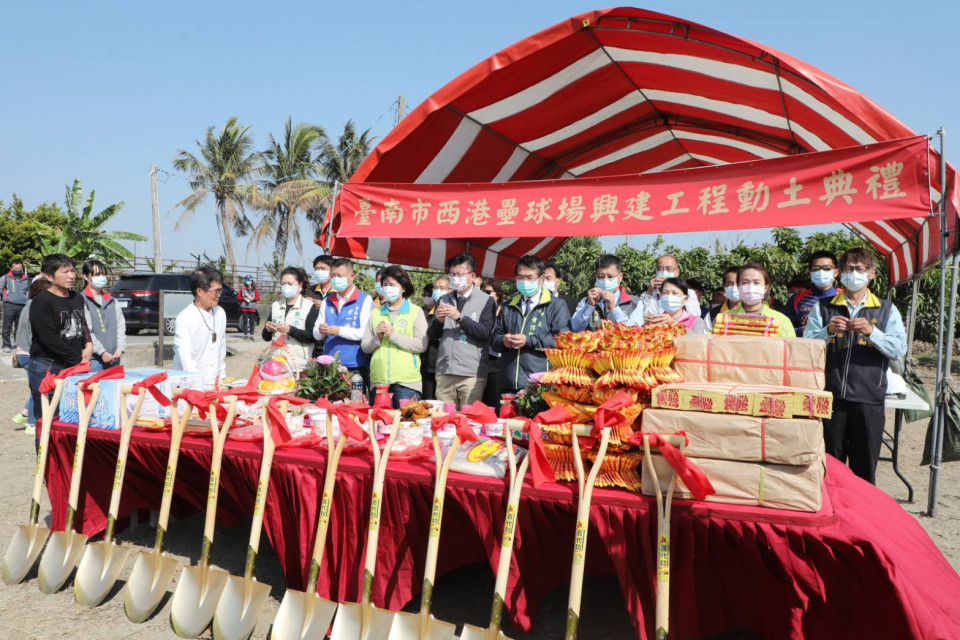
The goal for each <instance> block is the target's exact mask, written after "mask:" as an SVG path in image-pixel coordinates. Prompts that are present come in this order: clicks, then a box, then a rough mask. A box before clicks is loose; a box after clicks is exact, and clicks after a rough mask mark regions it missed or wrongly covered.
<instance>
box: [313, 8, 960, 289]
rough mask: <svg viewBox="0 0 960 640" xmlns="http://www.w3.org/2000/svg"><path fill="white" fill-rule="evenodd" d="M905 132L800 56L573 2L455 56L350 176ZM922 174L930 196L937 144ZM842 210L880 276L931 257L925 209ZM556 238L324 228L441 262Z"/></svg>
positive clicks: (814, 147) (952, 193) (910, 269)
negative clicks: (455, 64) (519, 36)
mask: <svg viewBox="0 0 960 640" xmlns="http://www.w3.org/2000/svg"><path fill="white" fill-rule="evenodd" d="M912 135H915V133H914V132H913V131H911V130H910V129H909V128H908V127H907V126H906V125H904V124H903V123H902V122H900V121H899V120H897V119H896V118H894V117H893V116H892V115H891V114H889V113H888V112H887V111H885V110H884V109H883V108H882V107H880V106H879V105H877V104H876V103H874V102H873V101H871V100H870V99H869V98H867V97H866V96H864V95H863V94H861V93H859V92H858V91H856V90H854V89H852V88H851V87H849V86H847V85H846V84H844V83H843V82H841V81H839V80H837V79H836V78H833V77H832V76H830V75H828V74H826V73H824V72H823V71H820V70H819V69H816V68H814V67H811V66H810V65H807V64H805V63H803V62H801V61H800V60H797V59H795V58H792V57H790V56H788V55H786V54H783V53H780V52H779V51H776V50H774V49H771V48H769V47H767V46H765V45H760V44H757V43H755V42H751V41H749V40H745V39H743V38H738V37H736V36H731V35H728V34H725V33H722V32H720V31H716V30H714V29H710V28H709V27H705V26H702V25H699V24H695V23H692V22H688V21H686V20H682V19H679V18H673V17H671V16H666V15H663V14H659V13H654V12H650V11H644V10H641V9H631V8H617V9H606V10H602V11H593V12H590V13H584V14H582V15H579V16H576V17H573V18H571V19H569V20H566V21H564V22H561V23H559V24H557V25H554V26H553V27H550V28H549V29H546V30H544V31H541V32H540V33H537V34H535V35H532V36H530V37H528V38H526V39H525V40H522V41H521V42H518V43H516V44H514V45H512V46H510V47H508V48H506V49H504V50H503V51H501V52H499V53H497V54H495V55H493V56H491V57H490V58H488V59H486V60H484V61H483V62H481V63H480V64H478V65H476V66H474V67H473V68H471V69H469V70H468V71H466V72H465V73H463V74H462V75H460V76H459V77H458V78H456V79H455V80H453V81H452V82H450V83H449V84H447V85H446V86H444V87H443V88H442V89H440V90H439V91H437V92H436V93H435V94H433V95H432V96H430V98H428V99H427V100H426V101H424V102H423V104H421V105H420V106H419V107H417V109H416V110H415V111H414V112H412V113H411V114H410V115H409V116H408V117H407V118H405V119H404V120H403V121H402V122H401V123H400V124H399V125H398V126H397V127H396V128H395V129H394V130H393V131H392V132H391V133H390V134H389V135H387V136H386V138H384V140H383V141H382V142H381V143H380V144H379V145H377V147H376V149H374V151H373V152H372V153H371V154H370V156H369V157H368V158H367V159H366V160H365V161H364V163H363V164H362V165H361V166H360V168H359V169H358V170H357V172H356V173H355V174H354V176H353V177H352V178H351V180H350V181H351V182H413V183H444V182H457V183H468V182H507V181H518V180H543V179H555V178H570V179H575V178H578V177H581V176H606V175H624V174H634V173H646V172H658V171H666V170H670V169H683V168H691V167H698V166H705V165H715V164H725V163H730V162H740V161H747V160H758V159H768V158H776V157H780V156H784V155H791V154H800V153H807V152H812V151H823V150H827V149H839V148H844V147H850V146H855V145H863V144H869V143H871V142H876V141H880V140H893V139H897V138H905V137H909V136H912ZM931 175H932V178H931V185H930V188H931V198H932V200H933V201H934V202H938V201H939V198H940V196H939V188H940V187H939V184H940V179H939V165H938V159H937V158H936V157H935V156H934V157H932V158H931ZM947 175H948V180H947V185H948V194H949V198H948V213H949V216H948V219H949V220H950V232H951V233H954V229H955V227H956V224H955V221H956V219H957V209H958V207H957V205H958V203H960V189H958V185H957V181H956V173H955V172H954V170H953V168H952V167H950V168H948V174H947ZM334 222H335V223H336V218H335V221H334ZM799 223H800V221H798V224H799ZM850 226H851V228H853V229H854V230H855V231H856V232H857V233H859V234H861V235H862V236H864V237H865V238H867V239H868V240H869V241H870V242H872V243H873V244H874V245H875V246H876V247H877V248H878V249H879V250H880V251H881V252H882V253H884V254H886V255H887V257H888V259H889V266H890V279H891V282H893V283H901V282H904V281H906V280H908V279H909V278H910V277H911V276H912V275H913V274H914V273H916V272H918V271H921V270H922V269H924V268H926V267H927V266H929V265H931V264H932V263H933V262H935V261H936V260H937V258H938V255H939V244H938V242H939V236H938V233H939V225H938V219H937V218H936V217H928V218H922V217H921V218H908V219H904V220H888V221H883V220H878V221H876V222H866V223H855V224H851V225H850ZM335 228H336V227H335ZM564 240H565V238H563V237H537V238H481V239H457V238H453V239H448V238H424V239H402V240H401V239H390V238H343V237H339V238H338V237H334V244H333V248H332V251H331V252H332V253H333V254H335V255H349V256H352V257H357V258H367V259H370V260H377V261H383V262H391V263H398V264H407V265H413V266H425V267H432V268H438V269H442V268H443V266H444V261H445V260H446V259H447V258H448V257H450V256H452V255H454V254H456V253H459V252H461V251H469V252H470V253H472V254H473V255H474V256H476V258H477V261H478V263H479V268H478V271H479V272H480V273H482V274H483V275H486V276H512V274H513V263H514V259H515V258H516V257H519V256H522V255H524V254H527V253H536V254H538V255H540V256H541V257H543V258H547V257H549V256H551V255H553V253H554V252H555V251H556V250H557V249H558V248H559V247H560V245H561V244H562V243H563V242H564ZM323 242H324V238H322V237H321V238H320V239H319V240H318V244H321V245H322V244H323ZM954 243H955V235H954V238H953V239H952V240H951V246H953V245H954Z"/></svg>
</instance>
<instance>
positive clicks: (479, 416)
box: [460, 400, 497, 424]
mask: <svg viewBox="0 0 960 640" xmlns="http://www.w3.org/2000/svg"><path fill="white" fill-rule="evenodd" d="M460 413H462V414H463V415H465V416H467V418H469V419H470V420H473V421H474V422H479V423H480V424H494V423H495V422H496V421H497V414H496V413H494V412H493V409H491V408H490V407H488V406H487V405H485V404H483V403H482V402H481V401H479V400H477V401H476V402H474V403H473V404H472V405H470V406H469V407H465V408H464V409H463V411H461V412H460Z"/></svg>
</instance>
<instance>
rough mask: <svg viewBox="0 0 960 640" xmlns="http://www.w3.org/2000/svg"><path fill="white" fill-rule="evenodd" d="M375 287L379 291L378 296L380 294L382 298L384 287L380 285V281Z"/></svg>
mask: <svg viewBox="0 0 960 640" xmlns="http://www.w3.org/2000/svg"><path fill="white" fill-rule="evenodd" d="M373 289H374V290H375V291H376V292H377V295H378V296H380V297H381V298H382V297H383V287H382V286H380V283H379V282H378V283H377V284H375V285H374V287H373Z"/></svg>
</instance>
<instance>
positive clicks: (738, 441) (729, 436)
mask: <svg viewBox="0 0 960 640" xmlns="http://www.w3.org/2000/svg"><path fill="white" fill-rule="evenodd" d="M642 418H643V420H642V422H641V425H640V430H641V431H644V432H647V433H661V434H670V433H676V432H678V431H684V432H685V433H686V434H687V440H688V445H687V453H688V454H689V455H691V456H694V457H697V458H716V459H720V460H734V461H738V462H770V463H775V464H790V465H807V464H810V463H811V462H813V461H814V460H817V459H819V458H821V457H822V456H823V451H824V449H823V446H824V445H823V427H822V426H821V424H820V421H819V420H806V419H801V418H786V419H781V418H758V417H754V416H740V415H733V414H728V413H699V412H693V411H669V410H667V409H647V410H645V411H644V412H643V414H642Z"/></svg>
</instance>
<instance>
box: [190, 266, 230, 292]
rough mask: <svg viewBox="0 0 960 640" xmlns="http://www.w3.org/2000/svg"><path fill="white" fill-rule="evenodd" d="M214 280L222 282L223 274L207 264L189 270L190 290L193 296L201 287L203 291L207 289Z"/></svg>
mask: <svg viewBox="0 0 960 640" xmlns="http://www.w3.org/2000/svg"><path fill="white" fill-rule="evenodd" d="M214 282H219V283H220V284H223V274H221V273H220V272H219V271H218V270H217V269H215V268H213V267H211V266H210V265H208V264H205V265H203V266H201V267H197V268H196V269H194V270H193V271H191V272H190V292H191V293H193V295H194V296H196V295H197V292H198V291H200V290H201V289H202V290H204V291H206V290H207V289H209V288H210V285H212V284H213V283H214Z"/></svg>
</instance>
